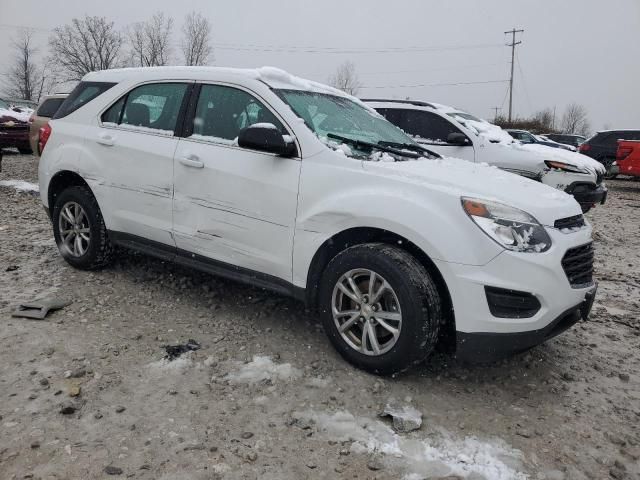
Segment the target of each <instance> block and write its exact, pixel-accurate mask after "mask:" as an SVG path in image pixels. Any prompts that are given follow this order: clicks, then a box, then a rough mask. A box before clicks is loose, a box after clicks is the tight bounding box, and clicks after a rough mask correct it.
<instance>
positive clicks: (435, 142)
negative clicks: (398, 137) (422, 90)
mask: <svg viewBox="0 0 640 480" xmlns="http://www.w3.org/2000/svg"><path fill="white" fill-rule="evenodd" d="M378 111H379V112H380V113H381V114H382V115H384V117H385V118H386V119H387V120H389V121H390V122H391V123H393V124H395V125H396V126H398V127H400V128H401V129H402V130H404V131H405V133H407V134H409V135H411V136H412V137H413V138H414V140H415V141H417V142H418V143H419V144H421V145H424V146H425V147H427V148H428V149H429V150H433V151H434V152H436V153H439V154H440V155H442V156H443V157H455V158H462V159H464V160H468V161H470V162H473V161H475V151H474V146H473V141H472V139H471V138H469V136H468V135H466V134H465V133H464V132H463V131H462V130H460V129H459V128H458V127H457V126H455V125H454V124H453V123H451V122H450V121H449V120H447V119H446V118H443V117H441V116H440V115H438V114H435V113H432V112H427V111H424V110H409V109H402V108H397V109H396V108H381V109H378ZM451 133H461V134H463V135H465V136H466V137H467V138H468V139H469V144H468V145H464V146H460V145H453V144H451V143H448V142H447V138H448V136H449V134H451Z"/></svg>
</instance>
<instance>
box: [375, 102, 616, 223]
mask: <svg viewBox="0 0 640 480" xmlns="http://www.w3.org/2000/svg"><path fill="white" fill-rule="evenodd" d="M365 101H366V102H367V103H368V104H369V105H370V106H371V107H373V108H375V109H376V110H377V111H378V112H379V113H381V114H382V115H384V116H385V117H386V118H387V120H389V121H391V122H392V123H394V124H395V125H397V126H398V127H400V128H401V129H402V130H404V131H405V132H406V133H408V134H409V135H411V136H412V137H413V138H414V139H415V140H416V141H417V142H418V143H419V144H421V145H424V146H425V147H426V148H428V149H430V150H433V151H435V152H437V153H439V154H440V155H443V156H445V157H454V158H462V159H464V160H468V161H470V162H477V163H488V164H489V165H495V166H497V167H499V168H501V169H503V170H506V171H509V172H513V173H517V174H519V175H522V176H525V177H527V178H531V179H534V180H537V181H540V182H542V183H544V184H545V185H550V186H552V187H554V188H557V189H559V190H562V191H564V192H566V193H569V194H571V195H573V197H574V198H575V199H576V201H577V202H578V203H579V204H580V206H581V207H582V210H583V211H584V212H587V211H588V210H589V209H590V208H591V207H592V206H593V205H595V204H597V203H604V202H605V200H606V196H607V189H606V187H605V186H604V185H603V184H602V179H603V177H604V173H605V170H604V168H603V167H602V165H600V164H598V163H597V162H594V161H593V160H592V159H590V158H588V157H585V156H583V155H579V154H577V153H575V152H569V151H566V150H563V149H560V148H551V147H547V146H545V145H538V144H521V143H520V142H517V141H515V140H514V139H513V137H512V136H511V135H509V133H507V132H506V131H504V130H503V129H501V128H500V127H498V126H497V125H493V124H491V123H489V122H487V121H486V120H482V119H479V118H477V117H474V116H473V115H470V114H468V113H466V112H462V111H460V110H458V109H455V108H452V107H447V106H446V105H440V104H437V103H433V102H429V103H427V102H419V101H414V100H404V101H399V100H365Z"/></svg>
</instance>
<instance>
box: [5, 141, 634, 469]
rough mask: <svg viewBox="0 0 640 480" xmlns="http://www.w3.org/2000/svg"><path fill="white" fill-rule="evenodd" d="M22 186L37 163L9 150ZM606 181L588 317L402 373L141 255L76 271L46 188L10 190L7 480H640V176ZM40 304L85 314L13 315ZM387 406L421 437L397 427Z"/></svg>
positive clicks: (278, 304)
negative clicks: (408, 416)
mask: <svg viewBox="0 0 640 480" xmlns="http://www.w3.org/2000/svg"><path fill="white" fill-rule="evenodd" d="M10 179H11V180H26V181H29V182H36V181H37V160H36V159H35V158H34V157H31V156H20V155H17V154H10V152H5V158H4V161H3V171H2V173H0V181H2V180H10ZM608 185H609V188H610V196H609V200H608V203H607V205H606V206H604V207H598V208H596V209H595V211H593V212H592V213H589V214H588V217H589V219H590V221H591V222H592V224H593V225H594V230H595V231H594V238H595V242H596V249H597V263H596V267H597V272H596V276H597V279H598V281H599V282H600V290H599V296H598V298H597V300H596V303H595V306H594V310H593V313H592V318H591V320H590V321H588V322H581V323H580V324H578V325H576V326H575V327H574V328H572V329H571V330H569V331H568V332H566V333H565V334H563V335H561V336H560V337H558V338H556V339H553V340H551V341H549V342H548V343H546V344H544V345H542V346H540V347H537V348H535V349H533V350H531V351H530V352H528V353H526V354H523V355H520V356H517V357H514V358H511V359H509V360H506V361H503V362H500V363H496V364H491V365H482V366H478V365H465V364H461V363H459V362H457V361H456V360H455V359H453V358H451V357H449V356H444V355H436V356H434V357H432V358H431V359H430V360H429V361H428V362H426V363H425V364H423V365H419V366H417V367H416V368H414V369H412V370H411V371H410V372H408V373H407V374H404V375H402V376H400V377H398V378H394V379H391V378H384V379H382V378H377V377H375V376H372V375H368V374H365V373H363V372H361V371H358V370H355V369H354V368H352V367H351V366H349V365H348V364H346V363H345V362H344V361H343V360H342V359H341V358H339V357H338V355H337V354H336V353H335V351H334V350H333V349H332V348H331V346H330V344H329V342H328V340H327V339H326V338H325V336H324V334H323V332H322V328H321V326H320V324H319V320H318V318H317V317H316V316H315V315H314V314H313V313H310V312H308V311H305V309H304V307H303V306H302V305H301V304H299V303H296V302H295V301H293V300H291V299H288V298H285V297H281V296H277V295H274V294H271V293H269V292H265V291H262V290H259V289H255V288H251V287H247V286H244V285H240V284H237V283H233V282H228V281H225V280H222V279H219V278H215V277H212V276H209V275H204V274H201V273H197V272H192V271H188V270H184V269H182V268H179V267H176V266H175V265H171V264H167V263H164V262H161V261H158V260H155V259H150V258H146V257H143V256H140V255H135V254H132V253H127V252H121V254H120V255H119V257H118V259H117V261H116V262H115V263H114V264H113V265H112V266H111V267H109V268H107V269H105V270H102V271H98V272H93V273H87V272H82V271H77V270H74V269H72V268H71V267H69V266H67V265H66V264H65V262H64V261H63V260H62V259H61V257H60V256H59V255H58V252H57V249H56V246H55V244H54V242H53V238H52V233H51V227H50V224H49V221H48V219H47V218H46V216H45V214H44V212H43V209H42V207H41V204H40V200H39V198H38V197H37V195H34V194H30V193H28V192H18V191H16V190H15V189H14V188H11V187H1V186H0V479H3V480H4V479H23V478H33V479H93V478H112V477H113V478H125V477H130V478H141V479H181V480H190V479H222V478H224V479H258V478H260V479H304V478H314V479H315V478H327V479H334V478H358V479H368V478H377V479H399V478H406V479H411V480H417V479H428V478H434V479H435V478H450V479H455V478H469V479H475V480H478V479H486V480H494V479H498V480H499V479H524V478H531V479H554V480H562V479H584V478H588V479H606V478H614V479H623V478H626V479H638V478H640V463H639V459H640V428H639V426H640V376H639V375H638V369H639V367H640V317H639V316H640V235H639V233H640V215H639V214H640V210H638V208H639V207H640V182H637V181H632V180H615V181H610V182H608ZM44 295H56V296H58V297H63V298H68V299H69V300H72V301H73V303H72V304H71V305H69V306H68V307H66V308H64V309H63V310H60V311H58V312H55V313H53V314H51V315H50V316H48V317H47V319H46V320H44V321H32V320H25V319H17V318H12V317H11V316H10V312H11V310H12V308H13V307H14V306H15V305H16V304H17V303H19V302H21V301H27V300H31V299H33V298H34V297H37V296H44ZM188 339H194V340H196V341H197V342H198V343H199V344H200V345H201V346H202V348H201V349H199V350H197V351H194V352H191V353H188V354H185V355H183V356H181V357H180V358H178V359H177V360H175V361H173V362H168V361H166V360H163V355H164V349H163V346H164V345H167V344H179V343H185V342H186V341H187V340H188ZM389 402H392V403H393V402H395V403H396V404H399V405H400V406H405V407H413V408H415V409H417V411H419V412H421V413H422V415H423V418H422V427H421V428H420V429H419V430H416V431H412V432H410V433H398V434H396V433H394V431H393V430H392V429H391V422H390V420H388V419H382V418H380V417H378V414H379V413H380V412H381V411H382V409H383V408H384V406H385V405H386V404H387V403H389Z"/></svg>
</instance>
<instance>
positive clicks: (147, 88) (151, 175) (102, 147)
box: [88, 82, 193, 247]
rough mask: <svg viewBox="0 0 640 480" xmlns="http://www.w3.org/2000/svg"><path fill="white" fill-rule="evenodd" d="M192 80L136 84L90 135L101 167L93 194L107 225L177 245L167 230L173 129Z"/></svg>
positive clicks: (171, 195)
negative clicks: (95, 190) (97, 184)
mask: <svg viewBox="0 0 640 480" xmlns="http://www.w3.org/2000/svg"><path fill="white" fill-rule="evenodd" d="M192 85H193V84H192V83H186V82H158V83H147V84H144V85H140V86H137V87H135V88H133V89H132V90H130V91H129V93H127V94H126V95H124V96H123V97H121V98H120V99H119V100H118V101H116V102H115V103H114V104H112V105H111V106H110V107H109V108H108V109H107V110H106V111H105V112H104V113H103V114H102V116H101V121H100V124H99V125H98V126H97V127H96V128H95V129H94V131H92V132H91V133H90V134H89V136H88V139H89V141H88V144H89V145H90V147H89V148H92V149H95V150H94V151H95V153H96V157H98V158H99V159H100V161H101V164H102V167H103V169H104V170H103V172H104V180H103V182H102V183H99V187H98V189H99V192H97V195H99V197H101V198H98V200H99V201H100V204H101V207H102V208H103V214H104V215H105V220H106V222H107V225H108V227H109V229H110V230H112V231H114V232H119V233H121V234H123V233H124V234H128V235H132V236H134V237H141V238H144V239H146V240H151V241H154V242H159V243H162V244H164V245H169V246H172V247H174V246H175V243H174V241H173V238H172V234H171V228H172V218H171V209H172V197H173V155H174V153H175V150H176V146H177V145H178V138H177V137H176V136H175V131H176V129H177V126H178V123H179V121H178V120H179V118H180V115H181V112H182V115H183V114H184V110H185V109H186V103H187V102H186V98H187V96H188V92H189V91H190V89H191V87H192ZM116 235H117V233H116Z"/></svg>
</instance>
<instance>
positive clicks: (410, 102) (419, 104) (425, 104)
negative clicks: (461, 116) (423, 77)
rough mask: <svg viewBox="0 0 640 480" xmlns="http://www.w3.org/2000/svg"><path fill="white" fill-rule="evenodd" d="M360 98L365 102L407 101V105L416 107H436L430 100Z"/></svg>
mask: <svg viewBox="0 0 640 480" xmlns="http://www.w3.org/2000/svg"><path fill="white" fill-rule="evenodd" d="M360 100H361V101H363V102H388V103H405V104H407V105H415V106H416V107H429V108H434V109H435V108H436V107H435V105H432V104H430V103H428V102H420V101H418V100H393V99H389V98H361V99H360ZM436 110H437V109H436Z"/></svg>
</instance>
